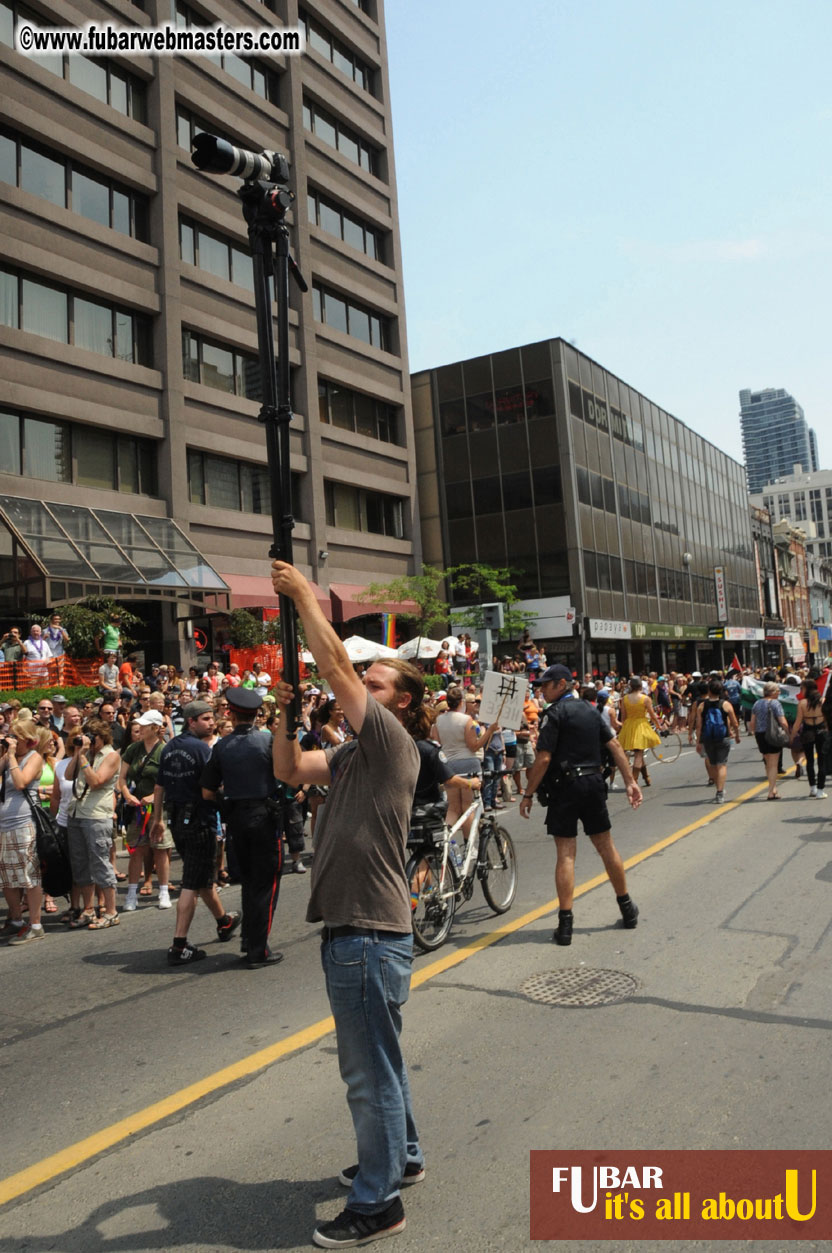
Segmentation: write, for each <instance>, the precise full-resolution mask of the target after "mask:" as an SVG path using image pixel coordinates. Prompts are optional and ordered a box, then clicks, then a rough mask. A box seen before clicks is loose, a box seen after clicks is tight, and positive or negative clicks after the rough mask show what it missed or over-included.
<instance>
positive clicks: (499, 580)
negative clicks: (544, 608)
mask: <svg viewBox="0 0 832 1253" xmlns="http://www.w3.org/2000/svg"><path fill="white" fill-rule="evenodd" d="M444 577H445V578H447V579H448V580H449V582H450V584H451V587H452V589H453V598H454V600H465V601H469V602H470V603H469V604H468V605H466V606H465V607H464V608H463V609H454V610H453V611H452V617H453V620H454V626H455V627H458V626H464V627H469V628H470V629H471V630H474V631H481V630H483V626H484V615H483V609H482V606H483V605H484V604H486V605H487V604H493V603H495V602H498V603H500V604H502V605H503V606H504V622H503V628H502V630H501V631H500V633H499V638H500V639H513V640H516V639H517V638H518V637H519V636H520V635H521V634H522V632H523V631H524V630H525V628H526V627H527V626H528V625H529V622H530V621H531V620H533V619H534V618H536V617H537V614H536V613H530V612H529V611H528V610H522V611H521V610H518V609H513V608H512V606H513V604H514V603H515V601H516V600H517V586H516V584H515V583H513V582H512V571H511V568H510V567H509V566H488V565H484V564H482V563H481V562H468V563H466V564H465V565H460V566H451V568H450V569H449V570H446V571H445V575H444Z"/></svg>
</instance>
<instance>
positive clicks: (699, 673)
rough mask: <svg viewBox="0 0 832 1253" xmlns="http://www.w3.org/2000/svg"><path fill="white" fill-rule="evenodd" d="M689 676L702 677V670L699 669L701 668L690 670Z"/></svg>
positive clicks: (693, 677)
mask: <svg viewBox="0 0 832 1253" xmlns="http://www.w3.org/2000/svg"><path fill="white" fill-rule="evenodd" d="M690 677H691V678H692V679H701V678H702V671H701V670H691V673H690Z"/></svg>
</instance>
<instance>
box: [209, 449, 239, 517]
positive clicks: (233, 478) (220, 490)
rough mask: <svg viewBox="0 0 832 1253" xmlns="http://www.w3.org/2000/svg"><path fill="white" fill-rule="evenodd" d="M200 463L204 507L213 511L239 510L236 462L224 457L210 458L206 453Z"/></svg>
mask: <svg viewBox="0 0 832 1253" xmlns="http://www.w3.org/2000/svg"><path fill="white" fill-rule="evenodd" d="M202 463H203V471H204V474H205V503H206V505H211V506H213V507H214V508H215V509H239V508H240V484H239V480H238V476H237V465H236V462H234V461H229V460H227V459H226V458H225V457H211V456H209V455H208V454H207V453H206V454H205V456H204V457H203V459H202Z"/></svg>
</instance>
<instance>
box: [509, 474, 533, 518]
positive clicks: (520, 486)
mask: <svg viewBox="0 0 832 1253" xmlns="http://www.w3.org/2000/svg"><path fill="white" fill-rule="evenodd" d="M531 503H532V480H531V475H530V474H529V473H528V471H526V472H524V473H523V474H506V475H504V476H503V507H504V508H505V510H506V511H508V510H509V509H528V508H529V507H530V506H531Z"/></svg>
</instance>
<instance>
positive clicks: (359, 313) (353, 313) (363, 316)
mask: <svg viewBox="0 0 832 1253" xmlns="http://www.w3.org/2000/svg"><path fill="white" fill-rule="evenodd" d="M350 335H354V336H355V338H356V339H360V340H362V341H363V342H364V343H365V344H369V343H372V340H371V338H370V315H369V314H368V313H367V312H365V310H364V309H357V308H356V307H355V305H350Z"/></svg>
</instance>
